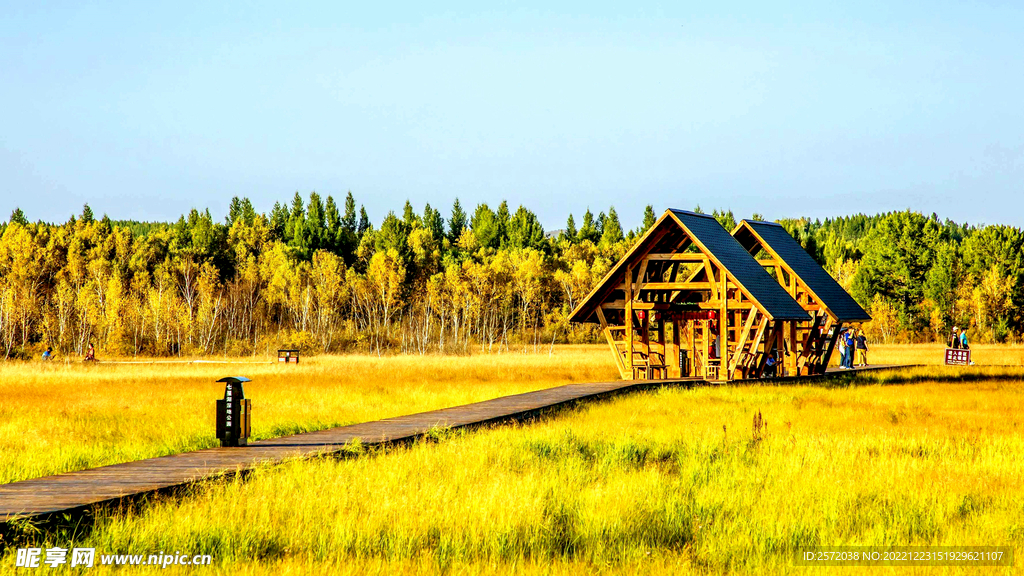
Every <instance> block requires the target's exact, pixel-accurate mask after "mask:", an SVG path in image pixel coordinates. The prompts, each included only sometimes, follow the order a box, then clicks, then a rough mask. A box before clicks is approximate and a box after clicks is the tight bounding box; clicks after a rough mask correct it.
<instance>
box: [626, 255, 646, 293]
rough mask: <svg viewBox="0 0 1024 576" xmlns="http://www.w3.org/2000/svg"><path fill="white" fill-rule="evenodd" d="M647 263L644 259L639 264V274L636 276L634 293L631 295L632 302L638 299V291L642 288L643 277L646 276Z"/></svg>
mask: <svg viewBox="0 0 1024 576" xmlns="http://www.w3.org/2000/svg"><path fill="white" fill-rule="evenodd" d="M647 262H648V261H647V260H646V259H645V260H644V261H643V262H641V263H640V272H639V273H638V274H637V275H636V292H634V293H633V299H634V300H639V299H640V291H641V290H643V288H644V283H645V280H644V275H646V274H647ZM630 279H631V280H632V277H630Z"/></svg>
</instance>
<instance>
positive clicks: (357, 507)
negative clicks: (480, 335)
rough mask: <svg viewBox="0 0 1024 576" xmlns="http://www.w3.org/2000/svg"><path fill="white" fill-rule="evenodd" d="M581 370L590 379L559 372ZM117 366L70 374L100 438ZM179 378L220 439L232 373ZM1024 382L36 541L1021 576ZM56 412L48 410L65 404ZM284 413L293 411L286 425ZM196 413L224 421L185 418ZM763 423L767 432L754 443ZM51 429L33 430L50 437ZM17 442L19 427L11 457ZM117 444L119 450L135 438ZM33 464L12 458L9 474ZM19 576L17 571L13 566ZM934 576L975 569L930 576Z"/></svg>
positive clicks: (942, 374) (266, 487)
mask: <svg viewBox="0 0 1024 576" xmlns="http://www.w3.org/2000/svg"><path fill="white" fill-rule="evenodd" d="M878 348H879V350H876V351H874V353H875V355H876V356H877V358H875V357H873V358H872V361H873V362H900V363H906V362H913V360H908V358H922V359H928V358H932V359H933V361H932V363H935V362H938V361H941V347H934V346H933V347H931V348H928V347H893V348H883V347H878ZM983 350H984V351H985V353H987V354H990V355H991V356H992V357H996V358H1000V359H1001V360H1002V361H1000V362H993V363H994V364H1010V363H1012V362H1014V361H1017V360H1019V358H1020V356H1019V354H1020V350H1019V349H1016V348H1008V349H1006V350H1005V351H1002V350H1000V349H997V348H992V349H988V350H985V349H984V348H982V349H981V350H979V351H978V352H976V354H981V353H982V351H983ZM936 352H937V353H938V354H939V356H938V358H939V359H938V360H934V357H935V356H934V353H936ZM1001 352H1005V354H1002V355H1001ZM567 360H568V361H569V362H571V363H574V364H575V366H574V367H572V368H569V367H564V366H561V363H562V362H565V361H567ZM610 364H611V362H610V358H608V352H607V350H606V349H605V348H603V347H573V348H558V349H556V354H555V357H554V358H553V359H552V358H547V356H524V355H505V356H500V357H496V356H475V357H472V358H432V357H428V358H410V357H400V358H388V359H383V360H377V359H376V358H361V357H358V358H357V357H342V358H324V359H320V360H318V361H317V362H310V363H309V364H307V365H306V366H302V365H300V368H299V370H303V371H308V372H299V371H295V370H293V369H294V368H295V367H279V366H264V367H259V368H258V369H254V370H252V371H250V374H253V376H251V377H253V378H254V379H256V380H257V382H254V383H253V385H252V387H251V391H250V396H253V397H257V398H259V399H260V401H259V404H257V405H256V410H259V411H258V412H256V413H257V414H258V416H257V419H256V422H255V423H256V425H257V426H256V431H257V432H258V433H262V434H269V433H270V432H272V431H273V428H272V425H268V424H267V423H265V422H264V423H261V422H260V419H261V418H278V422H291V423H292V424H289V425H291V426H310V424H309V423H310V422H312V423H313V424H312V426H320V425H327V424H329V422H328V421H327V420H328V419H327V418H326V417H325V416H324V414H330V413H335V414H336V413H343V414H346V416H342V417H338V418H337V420H338V423H342V422H344V421H346V420H343V419H342V418H348V417H351V418H352V420H353V421H354V420H360V419H370V418H374V417H381V416H388V415H393V414H399V413H407V412H412V411H417V410H422V409H429V408H433V407H439V406H443V405H451V404H458V403H463V402H468V401H473V400H476V399H482V398H486V397H490V396H496V395H501V394H505V393H513V392H517V391H522V390H527V389H531V388H540V387H546V386H553V385H557V384H559V383H564V382H568V381H570V380H608V379H611V378H612V377H613V376H614V374H610V373H611V372H612V370H613V369H612V366H610ZM97 368H98V370H97ZM104 368H105V367H103V366H98V367H88V368H82V367H71V368H67V369H66V370H68V372H67V373H63V372H60V370H65V369H64V368H54V369H53V370H54V374H51V375H50V376H58V375H60V376H63V377H65V378H67V377H71V378H73V379H77V380H78V381H79V382H80V383H92V384H93V385H94V389H93V393H92V394H91V395H90V394H86V393H85V392H80V393H79V394H80V395H74V396H73V397H72V398H73V399H74V404H73V405H74V406H76V407H81V406H82V405H84V404H87V402H88V401H89V399H90V398H91V399H92V401H94V402H96V405H95V406H93V410H98V411H99V412H88V413H87V414H88V416H85V417H83V418H81V422H82V425H83V426H86V427H87V428H88V427H89V424H90V423H95V422H96V421H98V420H100V419H102V416H103V412H102V410H103V407H104V406H107V407H110V406H115V407H116V406H117V405H118V402H120V401H119V400H118V401H115V400H111V399H109V398H106V399H104V398H105V395H106V396H109V395H110V394H113V393H116V391H117V390H119V389H121V388H122V387H123V384H119V383H118V382H119V380H118V378H114V377H113V376H114V374H108V375H107V377H105V378H104V377H102V376H103V374H104V373H103V372H102V370H103V369H104ZM46 369H48V370H49V369H50V368H49V367H47V368H46ZM492 369H493V370H494V371H495V372H497V374H495V375H494V376H493V377H492V373H491V370H492ZM5 370H11V371H12V373H7V372H5V373H3V374H2V375H0V386H5V387H6V386H12V385H13V384H12V383H13V382H14V381H20V382H22V383H21V384H20V385H21V386H22V387H23V388H22V392H21V393H22V394H23V396H21V400H20V402H22V403H23V405H24V403H26V402H28V398H29V397H30V396H31V395H30V391H31V389H32V388H33V386H31V385H29V384H28V383H27V382H23V381H26V380H29V379H31V378H32V377H33V374H37V373H38V374H41V376H39V379H37V380H35V386H34V388H36V389H37V390H38V389H40V388H42V387H43V386H45V384H46V383H47V382H48V381H52V378H45V377H44V376H45V373H40V372H39V369H38V368H37V367H36V368H32V367H19V366H11V367H7V368H5ZM19 370H20V371H21V373H20V375H19V374H18V373H17V371H19ZM164 370H166V368H164ZM173 370H174V372H175V373H178V374H180V376H178V377H176V381H180V382H187V383H186V384H183V385H182V388H183V389H184V390H185V392H187V393H188V394H191V396H190V397H191V398H192V400H191V401H190V402H191V404H190V403H189V401H182V403H177V402H176V403H175V404H174V406H176V408H175V410H177V412H179V413H181V414H185V415H187V417H185V416H181V415H179V416H177V417H176V418H172V419H170V422H172V423H176V426H177V427H176V428H175V429H176V430H177V431H178V432H179V433H180V432H183V431H186V432H188V433H192V434H195V435H196V437H198V438H201V439H202V438H207V437H212V431H211V429H212V425H211V424H212V404H213V399H214V398H216V397H217V396H218V395H219V393H220V388H219V385H217V384H214V383H213V382H212V380H215V379H216V377H219V376H221V375H224V373H225V372H224V370H223V368H222V367H210V366H187V367H175V368H174V369H173ZM112 372H114V373H115V374H117V373H120V370H116V371H112ZM131 373H132V374H134V376H135V378H133V379H132V383H131V384H129V386H132V387H133V389H135V390H138V389H139V388H142V389H144V390H147V391H149V392H148V393H150V394H157V393H158V392H159V395H158V396H157V397H158V398H162V399H164V400H167V399H168V398H173V397H175V396H176V395H178V394H181V393H182V392H181V391H175V390H170V391H168V390H166V389H164V388H162V387H161V386H160V385H159V384H158V382H156V380H157V379H158V376H159V371H157V370H156V369H150V368H144V367H143V368H138V367H132V368H131ZM541 376H543V377H544V379H542V378H541ZM124 377H125V376H124V375H121V376H120V378H124ZM316 377H320V378H325V379H326V378H329V379H331V380H332V382H335V383H334V384H333V385H331V384H326V383H324V384H318V383H316V382H315V381H316V380H317V379H318V378H316ZM1022 378H1024V370H1022V369H1021V368H1012V367H1010V368H1008V367H994V368H987V367H972V368H969V369H963V368H946V367H937V366H935V367H926V368H918V369H914V370H910V371H895V372H879V373H866V374H860V375H857V376H856V377H853V378H848V379H843V380H838V381H833V382H832V383H831V384H830V385H829V386H827V387H819V386H808V385H786V386H772V385H760V384H753V385H739V386H729V387H703V388H696V389H693V390H685V389H662V390H659V391H656V392H651V393H645V394H635V395H629V396H623V397H619V398H616V399H613V400H611V401H608V402H603V403H594V404H588V405H584V406H581V407H579V408H576V409H574V410H571V411H567V412H563V413H561V414H559V415H558V416H556V417H554V418H550V419H547V420H542V421H539V422H535V423H532V424H528V425H517V426H498V427H494V428H490V429H486V430H479V431H475V432H454V433H442V434H440V435H439V436H440V441H439V442H435V441H426V440H425V441H421V442H419V443H417V444H415V445H412V446H407V447H395V448H389V449H386V450H379V451H373V452H371V453H365V454H361V455H359V457H357V458H348V459H341V460H335V459H322V460H315V461H307V462H291V463H287V464H285V465H282V466H277V467H270V468H265V469H261V470H259V471H257V472H256V473H254V474H253V475H252V476H250V477H249V478H248V479H246V480H239V479H236V480H229V481H222V482H211V483H206V484H203V485H199V486H197V487H195V488H193V489H192V490H191V492H190V494H188V495H186V496H185V497H183V498H171V497H162V498H158V499H156V500H155V501H153V502H151V503H150V504H148V505H147V506H145V507H144V508H143V509H142V510H141V512H127V511H116V510H115V511H108V512H104V513H101V514H99V516H98V518H97V524H96V526H95V528H94V529H93V530H92V531H91V532H88V533H81V534H78V535H75V536H71V535H68V534H50V535H41V536H40V537H39V539H38V542H37V543H38V544H39V545H42V546H44V547H45V546H48V545H50V544H57V545H60V546H63V547H69V546H71V545H85V546H95V547H97V549H98V551H99V552H114V553H120V554H127V553H136V554H150V553H156V552H159V551H178V550H180V551H183V552H188V553H207V554H212V555H213V557H214V562H215V566H213V567H205V568H189V569H183V568H178V569H175V568H168V569H167V570H160V572H161V573H171V574H174V573H185V572H189V573H193V572H194V571H196V570H202V571H204V572H209V573H228V572H230V573H232V574H309V573H325V574H326V573H332V574H333V573H338V574H363V573H381V574H384V573H388V574H391V573H409V574H413V573H447V574H499V573H501V574H504V573H509V572H513V571H514V572H523V573H537V574H578V573H609V574H610V573H615V574H620V573H637V574H650V573H662V574H679V573H720V572H735V573H750V574H761V573H770V574H772V573H793V572H800V573H802V572H805V571H807V570H808V569H807V568H799V567H794V566H793V565H792V556H793V553H794V551H795V550H796V549H797V548H798V547H799V546H806V545H844V544H845V545H852V544H865V545H867V544H878V545H911V544H916V545H1010V546H1013V547H1014V548H1015V553H1016V556H1017V558H1018V561H1017V563H1018V564H1019V563H1020V561H1021V559H1022V558H1024V556H1022V554H1024V475H1022V474H1021V473H1020V462H1021V456H1022V455H1024V437H1022V435H1021V432H1022V431H1024V383H1022ZM339 379H342V380H343V381H345V382H347V384H346V385H344V386H341V385H339V384H337V383H336V382H337V381H338V380H339ZM142 382H145V384H143V383H142ZM257 383H259V386H261V387H260V388H257ZM257 392H258V394H257ZM46 394H47V396H46V397H47V398H48V402H50V403H53V402H55V401H56V399H59V398H60V395H59V394H58V393H57V392H50V391H47V392H46ZM137 396H138V392H136V393H134V394H133V397H137ZM3 397H4V398H5V402H8V401H9V400H7V399H6V396H3ZM272 398H273V400H272ZM274 402H276V403H278V404H280V405H279V406H277V407H275V408H271V407H270V406H269V405H270V404H273V403H274ZM135 403H137V401H136V402H135ZM264 403H266V404H268V406H264ZM51 405H52V404H51ZM196 406H202V407H203V409H204V410H205V413H204V414H202V415H201V416H194V415H188V413H190V412H192V411H196V410H195V407H196ZM3 409H4V410H6V408H3ZM264 410H266V412H264ZM346 410H347V412H346ZM755 413H760V414H762V415H763V417H764V419H765V420H766V421H767V426H766V428H765V429H763V430H762V431H761V432H760V433H757V434H756V435H755V432H754V431H753V430H752V421H753V417H754V414H755ZM4 414H5V417H6V415H7V414H9V413H8V412H4ZM45 414H46V412H45V411H39V412H36V413H35V416H34V418H32V419H28V420H24V421H23V425H36V426H41V425H43V424H44V423H45V422H46V421H47V418H46V416H45ZM128 414H134V416H133V418H134V419H133V420H132V421H131V422H130V423H125V424H122V425H120V426H119V427H118V429H121V430H123V431H124V432H126V433H129V434H130V433H133V432H132V426H145V430H149V431H155V430H158V428H159V426H160V425H161V424H162V423H148V422H146V421H145V417H144V416H145V415H157V414H160V410H158V409H156V408H152V407H151V408H147V409H146V410H145V411H142V410H141V409H137V410H136V412H131V411H129V412H128ZM377 414H379V416H378V415H377ZM347 415H351V416H347ZM117 418H118V417H117V416H110V420H111V421H114V422H116V421H117ZM165 420H166V419H165ZM278 425H281V424H278ZM53 430H56V431H58V432H59V431H61V430H64V429H63V428H59V427H58V428H54V429H53ZM53 430H51V431H49V432H47V431H45V430H44V431H43V432H37V442H39V441H49V442H53V440H52V439H49V438H46V435H47V434H52V433H53ZM22 431H23V432H24V431H25V429H23V430H22ZM62 433H63V432H62ZM12 434H13V430H11V431H8V430H7V429H6V428H5V431H4V433H3V434H2V436H0V443H3V444H5V445H6V444H7V443H9V442H11V441H12V440H11V438H10V436H11V435H12ZM203 435H206V436H203ZM173 437H174V435H173V434H171V435H169V436H167V437H165V438H173ZM108 441H109V442H110V445H112V446H113V445H118V442H117V438H116V437H115V436H108ZM165 441H166V440H165ZM205 441H206V442H207V443H209V442H212V440H210V439H207V440H205ZM75 442H77V441H73V440H72V441H70V443H72V444H74V443H75ZM28 444H31V443H28ZM36 445H37V446H38V444H36ZM67 449H68V450H70V449H71V448H70V447H69V448H67ZM136 449H139V448H136ZM51 454H52V452H51ZM97 454H98V455H99V456H102V451H101V450H98V451H97ZM4 457H5V458H6V455H5V456H4ZM18 465H19V460H18V459H17V458H14V459H11V460H10V464H7V465H6V466H5V467H17V466H18ZM13 565H14V560H13V550H9V551H8V552H7V553H6V554H5V555H4V557H2V558H0V566H3V567H7V566H13ZM69 570H70V569H69ZM93 570H94V571H95V572H96V573H105V572H107V571H108V570H104V569H100V568H94V569H93ZM838 570H840V571H842V570H847V571H848V570H849V569H842V568H840V569H838ZM890 570H892V571H894V572H899V573H903V572H914V570H897V569H890ZM925 570H927V573H929V574H932V573H936V572H938V573H966V572H969V571H968V570H965V569H957V568H948V569H934V568H929V569H918V570H917V572H919V573H923V572H924V571H925ZM993 572H995V573H1012V572H1013V569H1012V568H1011V569H1000V570H993Z"/></svg>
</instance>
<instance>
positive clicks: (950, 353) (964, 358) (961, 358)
mask: <svg viewBox="0 0 1024 576" xmlns="http://www.w3.org/2000/svg"><path fill="white" fill-rule="evenodd" d="M970 363H971V351H970V350H960V349H958V348H946V366H967V365H968V364H970Z"/></svg>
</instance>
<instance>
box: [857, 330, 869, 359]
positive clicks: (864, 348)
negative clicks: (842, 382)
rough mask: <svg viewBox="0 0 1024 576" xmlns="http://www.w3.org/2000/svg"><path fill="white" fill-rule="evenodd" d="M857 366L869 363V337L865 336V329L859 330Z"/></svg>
mask: <svg viewBox="0 0 1024 576" xmlns="http://www.w3.org/2000/svg"><path fill="white" fill-rule="evenodd" d="M855 364H856V365H857V366H867V365H868V339H867V338H866V337H865V336H864V330H858V331H857V361H856V363H855Z"/></svg>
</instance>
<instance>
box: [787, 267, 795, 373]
mask: <svg viewBox="0 0 1024 576" xmlns="http://www.w3.org/2000/svg"><path fill="white" fill-rule="evenodd" d="M795 284H796V281H795V280H794V285H795ZM796 357H797V349H796V321H794V320H790V321H789V356H786V372H788V373H789V375H790V376H796V375H797V373H796Z"/></svg>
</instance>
